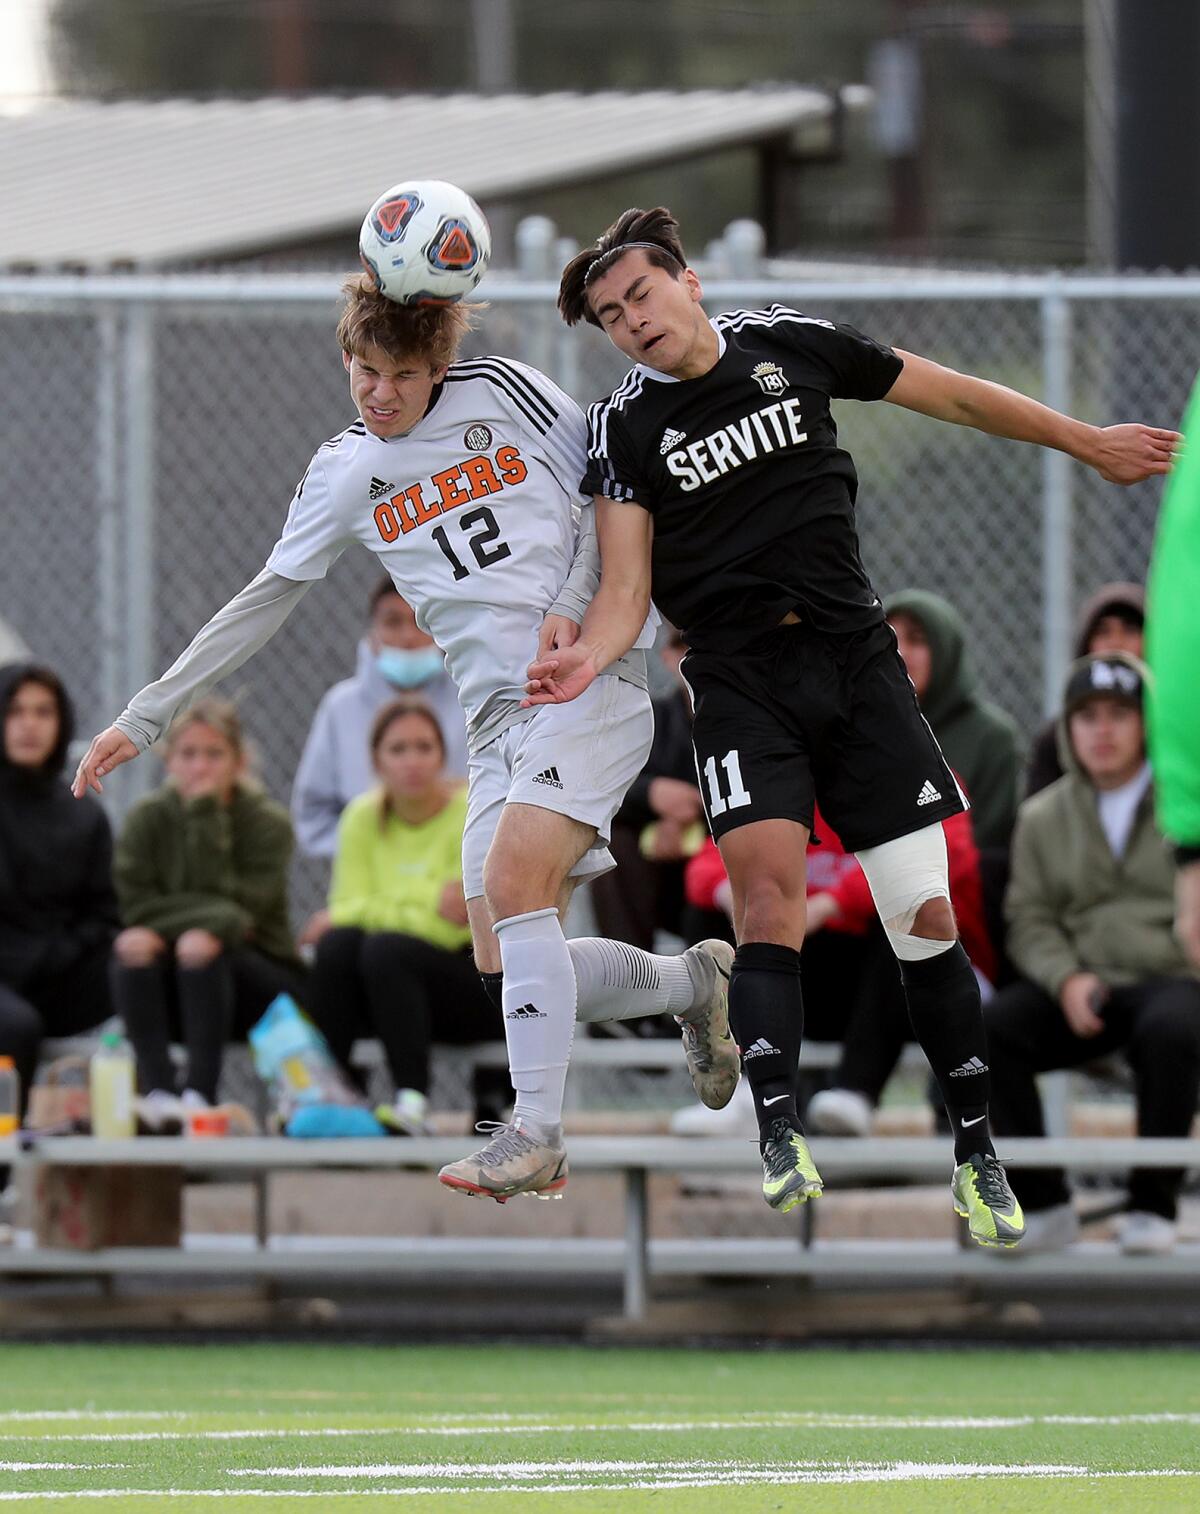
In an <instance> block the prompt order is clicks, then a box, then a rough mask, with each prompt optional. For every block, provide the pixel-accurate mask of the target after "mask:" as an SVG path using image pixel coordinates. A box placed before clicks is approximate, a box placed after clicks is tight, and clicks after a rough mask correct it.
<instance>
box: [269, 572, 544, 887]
mask: <svg viewBox="0 0 1200 1514" xmlns="http://www.w3.org/2000/svg"><path fill="white" fill-rule="evenodd" d="M531 655H532V653H531ZM404 690H411V691H414V692H419V693H420V695H421V697H422V699H424V700H425V702H426V703H427V704H429V705H430V706H431V707H432V709H433V711H434V713H435V714H436V715H437V717H438V720H439V721H440V722H441V726H442V729H443V730H444V731H445V732H446V771H447V773H448V774H449V775H450V776H451V777H453V778H465V777H466V772H467V735H466V727H465V725H464V722H463V715H462V710H461V708H460V706H459V702H458V695H457V693H456V692H455V688H454V684H453V683H452V682H451V679H450V675H449V673H447V672H446V668H445V664H444V662H443V659H442V654H441V652H440V651H439V650H438V648H437V646H436V645H435V643H434V640H433V638H432V637H431V636H428V635H426V633H425V632H424V631H422V630H421V629H420V627H419V626H418V625H417V619H416V616H415V615H414V613H413V611H412V607H411V606H410V605H409V603H408V601H407V600H405V599H402V598H401V597H400V595H399V594H397V593H396V590H395V588H394V587H393V585H392V581H391V579H390V578H385V579H383V580H382V581H381V582H380V583H379V584H377V585H376V588H375V592H374V593H373V594H372V595H371V603H370V620H369V624H368V628H367V634H366V636H364V637H363V639H362V641H360V642H359V644H358V668H357V670H356V672H355V674H354V677H353V678H347V679H345V680H344V681H343V682H342V683H336V684H334V686H333V688H331V689H330V690H329V691H328V693H327V694H326V695H325V696H324V698H323V699H322V700H321V703H320V704H319V705H318V706H317V713H316V715H315V716H314V717H313V723H312V727H311V728H310V730H309V733H308V738H307V740H306V741H305V743H304V751H303V752H302V753H301V756H300V765H299V767H298V768H297V770H296V782H295V785H294V787H293V789H292V820H293V821H294V823H295V827H296V840H297V842H298V843H299V846H300V850H301V851H302V852H304V853H305V854H306V855H307V856H310V857H332V856H333V853H334V850H335V848H336V844H337V824H338V817H339V816H340V815H341V813H342V811H343V809H345V807H346V805H347V804H348V803H349V802H350V800H351V799H353V798H354V797H355V796H356V795H358V794H362V793H365V792H366V790H367V789H369V788H370V787H371V784H372V783H373V781H374V775H373V774H372V772H371V765H370V761H369V759H368V755H367V753H368V748H369V746H370V742H369V739H368V738H369V735H370V730H371V721H372V720H373V719H374V718H375V714H376V712H377V711H378V710H379V708H380V706H381V705H383V704H384V703H386V702H387V700H389V699H394V698H395V696H396V695H397V694H398V693H399V692H401V691H404Z"/></svg>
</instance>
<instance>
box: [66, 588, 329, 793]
mask: <svg viewBox="0 0 1200 1514" xmlns="http://www.w3.org/2000/svg"><path fill="white" fill-rule="evenodd" d="M313 582H314V580H312V579H305V580H303V581H298V580H296V579H291V578H281V577H280V576H279V574H278V573H272V572H270V571H269V570H268V569H266V568H264V569H263V571H262V572H261V573H260V574H259V575H258V577H257V578H256V579H254V581H253V582H252V583H249V584H247V585H246V587H245V588H244V589H243V590H242V591H241V593H240V594H235V595H234V597H233V598H232V599H231V600H230V601H229V603H228V604H227V605H225V606H224V607H223V608H222V609H220V610H218V611H217V613H216V614H215V615H214V616H213V618H212V619H211V620H210V621H209V622H208V624H207V625H206V626H205V627H204V628H203V629H202V630H201V631H199V632H197V634H196V636H195V637H194V638H193V639H192V642H191V645H190V646H189V647H188V648H187V650H186V651H184V652H183V653H181V655H180V656H179V657H177V658H176V660H175V662H174V663H172V665H171V666H170V668H168V669H167V671H166V672H165V673H164V674H163V676H162V677H161V678H160V679H159V680H158V681H157V682H156V683H151V684H147V685H146V687H145V688H144V689H142V691H141V692H140V693H139V694H135V695H134V697H133V698H132V699H131V700H130V702H129V705H128V707H127V708H126V709H125V710H124V711H123V712H122V713H121V714H120V715H119V716H118V717H117V719H116V721H115V722H114V723H113V724H112V725H111V726H109V727H108V729H107V730H105V731H101V733H100V735H99V736H97V737H96V738H95V740H94V741H93V742H92V744H91V746H89V747H88V749H87V752H86V754H85V755H84V758H83V761H82V762H81V763H80V764H79V767H78V768H77V769H76V772H75V780H74V782H73V783H72V784H71V792H72V793H73V794H74V795H75V797H76V798H77V799H80V798H82V797H83V795H84V794H85V793H86V792H87V791H88V789H95V791H96V793H98V794H99V793H103V785H102V784H101V782H100V780H101V779H102V778H103V777H105V775H106V774H108V773H111V772H112V770H113V768H115V767H119V766H120V765H121V763H123V762H129V761H130V760H131V759H132V758H134V757H136V756H137V755H138V753H139V752H144V751H145V750H146V749H147V747H150V746H152V745H153V744H154V742H156V741H157V740H158V738H159V737H160V736H161V735H162V733H163V732H164V731H165V730H166V728H167V726H168V725H170V723H171V720H172V718H173V717H174V715H175V712H176V711H177V710H178V709H179V708H180V706H181V705H182V704H183V703H184V701H185V700H187V699H191V698H194V697H195V696H196V695H197V694H201V693H203V692H204V690H205V689H207V688H208V687H210V685H212V684H214V683H216V682H217V680H218V679H220V678H224V677H225V675H226V674H227V673H232V672H233V671H234V670H235V669H236V668H240V667H241V665H242V663H244V662H245V661H246V659H247V658H248V657H251V656H253V654H254V653H255V652H257V651H258V649H259V647H261V646H263V645H264V644H265V643H266V642H268V641H269V640H270V639H271V637H272V636H274V634H275V632H276V631H277V630H278V629H279V627H280V626H281V625H282V624H283V622H284V621H285V620H286V619H287V617H288V616H289V615H290V614H291V613H292V611H293V610H294V609H295V607H296V606H297V605H298V604H299V603H300V601H301V599H303V597H304V595H305V594H306V593H307V592H308V590H309V589H310V588H311V587H312V584H313Z"/></svg>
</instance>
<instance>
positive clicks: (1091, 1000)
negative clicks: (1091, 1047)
mask: <svg viewBox="0 0 1200 1514" xmlns="http://www.w3.org/2000/svg"><path fill="white" fill-rule="evenodd" d="M1107 995H1108V990H1107V989H1106V988H1105V986H1104V984H1103V983H1102V982H1101V981H1100V979H1099V978H1098V977H1097V976H1096V974H1095V973H1072V974H1071V976H1070V977H1069V978H1068V979H1067V981H1066V982H1065V983H1064V984H1063V986H1062V988H1061V989H1060V990H1059V996H1058V997H1059V1002H1060V1003H1061V1005H1062V1012H1063V1018H1064V1019H1065V1020H1066V1022H1067V1024H1068V1025H1069V1026H1070V1027H1071V1029H1072V1030H1073V1031H1074V1032H1075V1034H1076V1035H1077V1036H1078V1037H1079V1038H1080V1040H1083V1041H1090V1040H1091V1039H1092V1037H1093V1036H1098V1035H1099V1034H1100V1032H1101V1031H1102V1030H1103V1029H1104V1021H1103V1020H1102V1019H1101V1018H1100V1016H1099V1015H1098V1014H1097V1012H1096V1011H1097V1009H1098V1008H1099V1006H1100V1005H1102V1004H1103V1002H1104V1000H1105V998H1106V997H1107Z"/></svg>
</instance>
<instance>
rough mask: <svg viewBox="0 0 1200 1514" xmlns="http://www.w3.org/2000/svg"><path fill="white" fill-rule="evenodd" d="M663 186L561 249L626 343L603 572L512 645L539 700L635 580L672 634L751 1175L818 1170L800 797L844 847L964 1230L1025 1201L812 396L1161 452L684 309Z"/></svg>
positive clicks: (849, 480)
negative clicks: (803, 1066)
mask: <svg viewBox="0 0 1200 1514" xmlns="http://www.w3.org/2000/svg"><path fill="white" fill-rule="evenodd" d="M701 298H702V291H701V287H700V281H699V279H698V278H697V276H696V274H695V273H694V272H693V271H692V269H690V268H688V267H687V263H686V259H685V257H684V253H683V248H682V246H681V244H680V240H679V232H678V227H677V225H676V223H675V221H674V219H673V217H672V216H671V215H670V212H669V211H666V210H664V209H661V208H660V209H657V210H650V211H641V210H629V211H626V212H625V214H624V215H622V216H621V217H620V219H619V220H618V221H617V222H616V223H615V224H614V225H613V226H611V227H610V228H609V229H608V230H607V231H606V232H605V233H604V234H603V236H601V237H600V238H599V240H598V241H597V242H596V244H595V245H594V246H592V247H589V248H587V249H586V250H585V251H583V252H581V253H580V254H579V255H578V256H577V257H575V258H574V259H573V260H572V261H571V263H569V264H568V266H567V268H566V270H565V272H564V274H563V278H562V285H561V289H560V294H559V309H560V312H561V313H562V316H563V318H564V320H566V322H567V323H568V325H575V324H576V323H577V322H579V321H580V320H586V321H589V322H590V323H591V324H592V325H595V326H599V327H600V328H601V329H602V330H604V331H605V332H607V334H608V336H609V337H610V339H611V340H612V342H613V343H614V344H615V345H616V346H617V347H618V348H619V349H620V351H621V352H622V353H624V354H625V355H626V356H627V357H628V358H630V359H631V360H632V362H633V364H634V365H635V366H634V367H633V368H632V370H631V371H630V373H629V374H628V376H627V377H626V378H625V380H624V382H622V383H621V384H620V385H619V386H618V387H617V389H616V390H615V391H614V392H613V394H612V395H611V396H610V397H609V398H608V399H606V400H603V401H601V402H600V403H599V404H597V405H595V406H593V407H592V410H591V414H590V417H589V467H588V474H587V476H586V479H585V482H584V488H585V490H588V491H591V492H593V493H594V494H595V495H596V497H597V511H598V527H599V534H600V547H601V557H602V564H603V575H602V581H601V587H600V589H599V591H598V593H597V595H596V598H595V600H594V601H593V603H592V605H591V607H590V609H589V610H588V612H587V615H586V617H585V619H584V622H583V627H582V630H581V633H580V636H579V639H578V641H576V643H575V644H574V646H573V647H571V648H568V649H566V650H565V651H558V652H556V653H554V654H552V655H551V656H550V657H548V658H546V659H545V660H543V661H541V662H536V663H534V664H533V665H532V666H531V668H530V682H529V685H528V688H529V698H530V699H531V701H533V702H547V701H560V700H564V699H570V698H573V697H575V696H576V695H577V694H578V693H580V692H582V690H583V689H584V688H586V687H587V685H588V684H589V683H590V681H591V679H592V678H593V677H594V676H595V674H596V671H597V670H598V669H600V668H603V667H605V666H607V665H608V663H610V662H611V661H612V659H613V658H614V657H615V656H617V655H618V654H619V653H620V652H622V651H624V650H625V648H626V647H627V646H628V645H629V644H630V643H631V641H632V640H633V637H634V636H635V635H636V633H637V630H638V629H639V628H640V626H641V624H642V621H643V619H644V618H645V614H646V606H647V601H648V599H649V597H650V594H651V590H653V596H654V599H655V601H656V603H657V605H658V607H659V609H660V610H661V611H662V612H663V613H664V614H665V615H666V616H667V617H668V618H669V619H670V620H672V621H674V623H675V624H676V625H678V626H679V627H680V628H681V629H682V631H683V633H684V636H685V639H686V640H687V643H688V646H689V648H690V650H689V652H688V655H687V657H686V659H685V661H684V664H683V669H682V671H683V674H684V676H685V678H686V679H687V681H688V683H689V685H690V687H691V689H692V693H693V700H694V705H695V725H694V733H693V735H694V741H695V748H696V764H697V769H698V772H699V775H700V782H701V789H702V792H703V794H704V797H705V804H706V807H707V812H708V820H709V824H710V826H711V827H712V831H713V835H714V836H715V837H716V839H717V841H718V843H719V845H720V848H721V854H722V857H723V858H724V861H725V865H726V868H727V869H728V872H729V877H730V881H731V883H732V887H733V897H734V924H735V927H736V930H737V939H738V943H739V944H738V949H737V956H736V958H735V961H734V967H733V978H732V986H731V991H730V1017H731V1021H732V1024H733V1029H734V1033H735V1035H736V1037H737V1040H738V1042H739V1044H740V1046H741V1048H742V1056H743V1069H744V1072H745V1074H746V1076H747V1077H748V1078H749V1079H750V1084H751V1087H752V1090H753V1093H754V1099H755V1106H756V1109H757V1112H758V1118H759V1127H760V1134H761V1147H762V1154H763V1168H764V1181H763V1191H764V1195H765V1196H766V1198H767V1201H768V1203H770V1204H771V1205H772V1206H773V1207H775V1208H776V1209H779V1210H781V1211H786V1210H788V1209H791V1208H792V1207H793V1206H794V1205H796V1204H798V1203H801V1202H802V1201H803V1200H804V1199H806V1198H809V1197H813V1196H815V1195H816V1194H819V1193H820V1191H821V1180H820V1177H819V1176H818V1174H817V1171H816V1168H815V1166H814V1165H813V1160H812V1156H811V1154H810V1152H809V1150H808V1146H807V1144H806V1142H805V1140H804V1136H803V1130H802V1127H801V1125H800V1121H799V1119H798V1118H797V1112H796V1102H795V1090H796V1070H797V1062H798V1058H799V1050H800V1041H801V1034H802V1025H803V1006H802V1002H801V995H800V956H799V952H800V945H801V942H802V940H803V937H804V920H805V848H806V846H807V844H808V839H809V831H810V829H811V825H812V818H813V802H814V798H815V799H816V800H818V801H819V803H820V807H821V811H822V813H823V814H824V815H825V816H826V818H827V819H828V820H829V822H830V824H831V825H832V826H833V827H834V829H835V830H836V831H837V832H838V834H839V835H840V836H841V838H842V840H843V842H844V843H845V846H846V849H847V850H848V851H853V852H854V853H856V855H857V856H858V859H859V861H860V863H861V864H862V867H863V870H864V872H865V873H866V876H867V879H868V881H869V883H870V886H871V891H872V894H873V897H874V900H875V904H876V908H877V909H878V911H879V915H880V918H881V919H882V921H883V924H884V927H885V929H886V930H887V933H888V937H889V940H890V941H891V944H892V947H893V949H894V950H895V953H896V956H897V957H898V958H899V962H900V972H901V975H902V977H903V981H904V987H905V991H906V994H907V997H908V1004H909V1010H910V1014H911V1017H912V1022H913V1029H914V1031H915V1034H916V1036H917V1039H918V1040H919V1041H920V1043H921V1045H922V1047H923V1048H924V1050H925V1052H926V1055H927V1056H928V1058H929V1061H930V1064H931V1065H932V1067H933V1070H934V1073H935V1074H936V1076H937V1079H938V1083H939V1086H940V1088H941V1091H942V1095H943V1098H944V1099H945V1102H946V1107H947V1110H948V1111H949V1114H950V1117H951V1120H952V1124H953V1130H954V1146H955V1163H956V1166H955V1171H954V1176H953V1181H952V1193H953V1198H954V1204H955V1208H956V1209H957V1210H958V1212H959V1213H960V1214H962V1215H964V1216H965V1217H966V1218H967V1219H968V1222H969V1226H970V1231H971V1234H972V1235H973V1236H974V1238H975V1239H976V1240H977V1241H979V1242H980V1243H981V1244H983V1245H1001V1246H1011V1245H1015V1244H1016V1243H1017V1242H1018V1241H1019V1240H1020V1238H1021V1235H1022V1233H1023V1230H1024V1220H1023V1217H1022V1215H1021V1211H1020V1208H1019V1206H1018V1205H1017V1203H1016V1200H1015V1199H1014V1197H1013V1195H1012V1192H1011V1190H1010V1188H1009V1186H1008V1182H1007V1180H1006V1178H1005V1176H1004V1171H1003V1168H1002V1167H1001V1166H1000V1164H999V1162H998V1161H997V1160H996V1157H995V1152H994V1150H993V1148H992V1143H991V1140H990V1138H989V1135H988V1122H987V1102H988V1070H987V1053H986V1047H985V1043H984V1030H983V1018H982V1014H981V1010H980V1001H979V989H978V986H977V984H976V981H975V976H974V973H973V972H972V970H971V965H970V963H969V961H968V960H967V956H966V953H965V952H964V951H963V949H962V946H961V945H960V944H959V942H958V939H957V930H956V927H955V921H954V914H953V911H952V909H951V907H950V898H949V888H948V883H947V869H946V848H945V842H944V839H943V836H942V829H941V824H940V822H941V821H942V820H943V819H944V818H945V817H946V816H948V815H952V814H954V813H956V812H957V811H959V810H961V809H963V808H964V807H965V800H964V798H963V796H962V794H961V793H960V791H959V789H958V785H957V784H956V782H955V780H954V776H953V774H952V773H951V772H950V769H949V768H948V767H947V765H946V763H945V761H944V759H943V757H942V754H941V751H940V750H939V748H938V745H937V742H936V741H935V740H934V739H933V736H932V734H931V733H930V731H929V728H928V726H927V725H926V724H925V722H924V720H923V719H922V718H921V715H920V712H919V710H918V708H917V702H916V698H915V696H914V693H913V688H912V684H911V683H910V682H909V680H908V677H907V675H906V673H905V671H904V665H903V663H902V662H901V660H900V656H899V653H898V652H897V650H896V641H895V637H894V636H893V634H892V631H891V629H890V628H889V626H888V625H887V623H886V621H885V620H884V616H883V610H882V608H881V606H880V603H879V599H878V597H877V595H876V594H875V591H874V590H873V588H872V587H871V582H870V579H869V578H868V577H867V574H866V571H865V569H864V568H863V565H862V562H861V560H860V557H859V550H858V538H857V535H856V532H855V526H854V498H855V492H856V487H857V478H856V474H855V469H854V463H853V461H852V459H851V458H850V456H849V454H848V453H846V452H845V451H843V450H842V449H841V448H839V446H838V444H837V429H836V427H835V425H834V422H833V418H832V416H831V414H830V401H831V400H835V399H857V400H883V399H886V400H888V401H890V402H891V403H893V404H897V405H902V406H904V407H905V408H907V409H910V410H916V411H919V412H920V413H922V414H924V415H929V416H933V417H935V418H937V419H940V420H946V421H954V422H956V423H958V424H960V425H967V426H973V427H975V428H976V429H978V430H980V431H986V432H990V433H991V434H993V435H996V436H1003V437H1010V438H1013V439H1015V440H1019V441H1026V442H1034V443H1038V444H1041V445H1043V446H1048V447H1056V448H1058V449H1060V450H1062V451H1065V452H1068V453H1069V454H1070V455H1071V456H1073V457H1075V458H1077V459H1078V460H1079V461H1080V462H1084V463H1087V464H1088V465H1090V466H1091V467H1093V468H1095V469H1096V470H1097V472H1099V473H1100V474H1101V476H1102V477H1104V478H1106V479H1108V480H1110V481H1112V482H1114V483H1134V482H1136V481H1138V480H1139V479H1144V478H1148V477H1150V476H1151V475H1153V474H1156V473H1166V472H1167V471H1168V470H1169V468H1170V464H1171V457H1172V453H1173V449H1174V447H1175V446H1176V444H1177V443H1178V441H1179V436H1178V434H1177V433H1176V432H1174V431H1165V430H1158V429H1155V428H1152V427H1147V426H1141V425H1122V426H1110V427H1107V428H1098V427H1093V426H1088V425H1084V424H1082V423H1080V422H1078V421H1075V420H1072V419H1070V418H1069V417H1067V416H1064V415H1060V414H1058V413H1057V412H1055V411H1053V410H1050V409H1048V408H1047V407H1046V406H1044V405H1041V404H1038V403H1037V402H1036V401H1034V400H1031V399H1027V398H1026V397H1024V396H1023V395H1020V394H1017V393H1015V392H1014V391H1012V390H1010V389H1006V388H1003V387H1001V386H1000V385H998V384H992V383H988V382H985V381H983V380H981V379H976V378H970V377H967V376H965V375H963V374H959V373H955V372H953V371H952V370H950V369H947V368H943V367H941V366H939V365H938V364H937V363H934V362H930V361H929V360H928V359H926V358H921V357H916V356H914V355H912V354H910V353H906V352H899V351H893V350H892V349H891V348H889V347H886V346H882V345H881V344H879V343H878V342H875V341H872V340H871V339H870V338H869V337H866V336H863V335H862V334H861V333H860V332H858V331H856V330H854V329H853V327H850V326H844V325H838V324H835V323H833V322H830V321H826V320H819V319H816V318H813V317H809V316H804V315H800V314H798V313H797V312H796V311H794V310H788V309H785V308H783V307H782V306H778V305H774V306H771V308H770V309H768V310H759V311H744V310H743V311H733V312H729V313H727V314H725V315H721V316H718V317H717V318H716V319H715V320H711V321H710V320H709V318H708V317H707V315H706V314H705V312H704V310H703V307H702V305H701V303H700V302H701Z"/></svg>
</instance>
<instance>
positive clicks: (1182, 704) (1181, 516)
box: [1146, 382, 1200, 852]
mask: <svg viewBox="0 0 1200 1514" xmlns="http://www.w3.org/2000/svg"><path fill="white" fill-rule="evenodd" d="M1183 432H1184V435H1185V436H1186V437H1187V438H1188V442H1189V445H1190V448H1191V450H1190V451H1187V452H1185V453H1184V454H1183V457H1182V459H1181V460H1180V461H1179V463H1177V464H1176V467H1175V471H1174V472H1173V473H1172V474H1171V478H1170V481H1169V482H1168V484H1167V491H1166V495H1165V497H1164V500H1163V507H1162V514H1161V515H1160V516H1159V521H1158V534H1157V536H1156V538H1155V542H1154V556H1153V559H1152V561H1151V565H1150V583H1149V595H1148V615H1147V619H1146V660H1147V662H1148V663H1149V664H1150V668H1151V670H1152V672H1153V674H1154V680H1153V685H1152V688H1151V693H1150V709H1149V732H1150V751H1151V755H1152V756H1153V759H1154V775H1155V781H1156V783H1157V786H1158V819H1159V824H1160V825H1161V826H1162V828H1163V831H1164V832H1165V834H1166V835H1167V836H1169V837H1170V838H1171V840H1172V841H1173V842H1174V843H1175V845H1176V846H1180V847H1185V848H1187V849H1188V850H1189V851H1197V852H1200V452H1198V451H1197V449H1198V448H1200V382H1198V383H1197V385H1196V387H1195V388H1194V389H1193V390H1192V398H1191V402H1190V403H1189V405H1188V410H1187V415H1186V416H1185V417H1184V421H1183Z"/></svg>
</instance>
